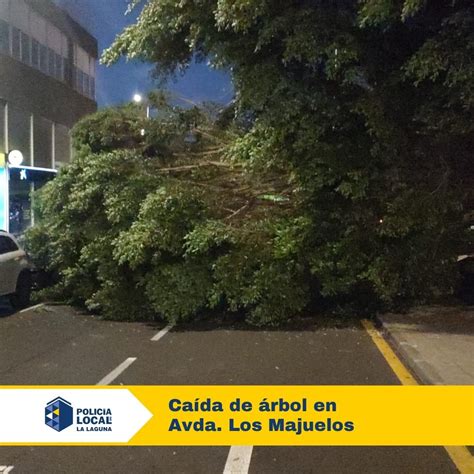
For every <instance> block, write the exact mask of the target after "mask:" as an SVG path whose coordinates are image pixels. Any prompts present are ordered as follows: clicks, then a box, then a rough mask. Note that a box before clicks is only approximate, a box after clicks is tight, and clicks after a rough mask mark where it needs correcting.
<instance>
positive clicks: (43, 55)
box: [40, 45, 48, 74]
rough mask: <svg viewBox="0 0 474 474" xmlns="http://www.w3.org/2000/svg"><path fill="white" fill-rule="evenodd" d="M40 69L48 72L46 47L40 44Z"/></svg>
mask: <svg viewBox="0 0 474 474" xmlns="http://www.w3.org/2000/svg"><path fill="white" fill-rule="evenodd" d="M40 70H41V72H44V73H45V74H48V48H47V47H46V46H43V45H40Z"/></svg>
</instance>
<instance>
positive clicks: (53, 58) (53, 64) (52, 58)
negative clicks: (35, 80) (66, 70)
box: [48, 48, 56, 77]
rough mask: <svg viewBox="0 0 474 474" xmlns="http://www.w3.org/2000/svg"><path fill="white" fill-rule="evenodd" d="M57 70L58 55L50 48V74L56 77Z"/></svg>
mask: <svg viewBox="0 0 474 474" xmlns="http://www.w3.org/2000/svg"><path fill="white" fill-rule="evenodd" d="M55 71H56V56H55V54H54V51H53V50H52V49H49V48H48V74H49V75H50V76H53V77H54V75H55Z"/></svg>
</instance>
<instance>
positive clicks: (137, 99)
mask: <svg viewBox="0 0 474 474" xmlns="http://www.w3.org/2000/svg"><path fill="white" fill-rule="evenodd" d="M142 101H143V97H142V96H141V94H138V93H136V94H133V102H135V103H136V104H141V103H142ZM146 118H150V105H149V104H148V102H147V103H146Z"/></svg>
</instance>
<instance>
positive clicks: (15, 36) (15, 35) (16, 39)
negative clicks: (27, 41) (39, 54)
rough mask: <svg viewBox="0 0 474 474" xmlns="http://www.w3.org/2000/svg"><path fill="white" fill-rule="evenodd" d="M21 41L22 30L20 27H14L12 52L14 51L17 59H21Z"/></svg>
mask: <svg viewBox="0 0 474 474" xmlns="http://www.w3.org/2000/svg"><path fill="white" fill-rule="evenodd" d="M20 41H21V32H20V30H19V29H18V28H14V27H12V53H13V57H14V58H16V59H21V54H20V52H21V49H20Z"/></svg>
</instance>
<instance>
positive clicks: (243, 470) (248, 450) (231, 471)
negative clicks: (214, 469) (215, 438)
mask: <svg viewBox="0 0 474 474" xmlns="http://www.w3.org/2000/svg"><path fill="white" fill-rule="evenodd" d="M252 451H253V446H231V447H230V450H229V455H228V456H227V461H226V463H225V467H224V474H247V473H248V472H249V467H250V460H251V458H252Z"/></svg>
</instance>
